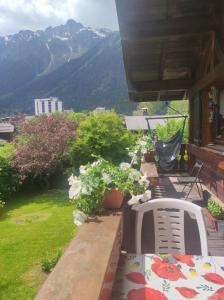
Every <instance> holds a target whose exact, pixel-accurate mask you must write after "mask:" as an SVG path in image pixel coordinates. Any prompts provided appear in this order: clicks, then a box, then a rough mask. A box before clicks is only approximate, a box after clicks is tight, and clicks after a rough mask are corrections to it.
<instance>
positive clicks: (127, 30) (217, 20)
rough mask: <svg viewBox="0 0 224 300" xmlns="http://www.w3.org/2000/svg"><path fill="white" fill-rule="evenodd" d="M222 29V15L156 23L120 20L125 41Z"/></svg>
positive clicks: (166, 20) (175, 19)
mask: <svg viewBox="0 0 224 300" xmlns="http://www.w3.org/2000/svg"><path fill="white" fill-rule="evenodd" d="M220 29H221V15H220V14H219V15H216V16H213V17H212V16H191V17H189V16H188V17H178V18H170V19H164V20H156V21H146V22H142V21H141V20H136V22H128V20H124V19H120V33H121V38H122V39H123V40H129V41H144V40H151V39H153V38H162V37H164V38H169V37H173V36H182V35H191V34H192V35H195V34H202V33H206V32H209V31H215V30H220Z"/></svg>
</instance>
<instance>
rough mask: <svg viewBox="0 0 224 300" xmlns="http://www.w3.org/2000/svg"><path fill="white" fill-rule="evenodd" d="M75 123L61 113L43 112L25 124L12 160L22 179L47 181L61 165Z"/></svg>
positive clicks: (71, 137)
mask: <svg viewBox="0 0 224 300" xmlns="http://www.w3.org/2000/svg"><path fill="white" fill-rule="evenodd" d="M76 126H77V123H76V122H75V121H72V120H68V119H67V117H66V115H64V114H53V115H50V116H47V115H43V116H40V117H36V118H34V119H32V120H31V121H29V122H27V123H25V125H24V126H23V128H22V130H21V132H20V134H19V136H18V138H17V142H16V144H15V145H16V152H15V155H14V157H13V160H12V165H13V167H14V168H15V169H16V170H17V171H18V174H19V177H20V179H21V181H25V180H27V179H31V180H34V179H39V180H41V181H48V180H49V177H50V176H51V175H52V174H54V173H55V171H56V170H57V168H58V167H60V166H61V165H62V160H63V156H64V155H65V154H66V153H67V150H68V145H69V143H70V141H71V140H72V139H74V137H75V129H76Z"/></svg>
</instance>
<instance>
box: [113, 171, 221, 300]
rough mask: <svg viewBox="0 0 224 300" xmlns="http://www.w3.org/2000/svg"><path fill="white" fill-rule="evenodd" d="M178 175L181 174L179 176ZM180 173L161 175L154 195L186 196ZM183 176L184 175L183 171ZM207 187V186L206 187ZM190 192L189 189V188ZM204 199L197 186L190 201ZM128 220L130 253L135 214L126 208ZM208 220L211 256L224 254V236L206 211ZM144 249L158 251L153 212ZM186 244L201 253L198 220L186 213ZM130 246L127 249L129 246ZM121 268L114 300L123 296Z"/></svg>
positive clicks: (148, 219) (126, 234) (126, 241)
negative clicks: (209, 218)
mask: <svg viewBox="0 0 224 300" xmlns="http://www.w3.org/2000/svg"><path fill="white" fill-rule="evenodd" d="M177 176H178V175H177ZM177 176H160V177H159V185H158V186H157V187H155V188H154V190H153V191H152V198H163V197H168V198H178V199H184V198H185V196H186V193H185V192H182V189H183V187H184V184H180V183H179V182H178V180H177ZM181 176H183V174H181ZM203 189H206V188H205V187H204V186H203ZM186 192H187V190H186ZM200 200H201V198H200V196H199V194H198V191H197V189H196V187H194V188H193V190H192V192H191V194H190V196H189V199H188V201H200ZM125 211H126V212H125V214H124V216H125V220H124V245H123V248H124V250H126V251H127V252H129V253H134V252H135V246H134V229H135V214H134V212H133V211H132V210H131V209H130V207H128V206H127V207H126V210H125ZM205 222H206V227H207V233H208V244H209V255H211V256H224V239H223V238H220V237H219V236H218V233H217V232H216V230H215V229H214V228H213V227H212V226H211V224H210V222H209V221H208V218H207V215H206V214H205ZM142 241H143V242H142V250H143V253H154V228H153V217H152V214H151V215H150V213H149V214H148V213H147V214H146V216H145V217H144V220H143V229H142ZM185 244H186V253H187V254H195V255H200V254H201V251H200V241H199V234H198V228H197V224H196V222H195V220H194V219H193V218H192V217H191V216H190V215H189V214H185ZM125 248H126V249H125ZM120 275H121V274H120V273H119V267H118V270H117V274H116V279H115V285H114V289H113V292H112V297H111V299H112V300H118V299H120V298H122V297H121V296H118V291H119V288H118V287H119V282H120V280H119V278H121V277H120Z"/></svg>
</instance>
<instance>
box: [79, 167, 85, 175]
mask: <svg viewBox="0 0 224 300" xmlns="http://www.w3.org/2000/svg"><path fill="white" fill-rule="evenodd" d="M79 172H80V174H86V172H87V169H86V166H80V168H79Z"/></svg>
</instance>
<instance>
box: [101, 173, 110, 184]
mask: <svg viewBox="0 0 224 300" xmlns="http://www.w3.org/2000/svg"><path fill="white" fill-rule="evenodd" d="M103 181H104V182H105V183H106V184H110V183H111V178H110V176H109V175H108V174H106V173H103Z"/></svg>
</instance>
